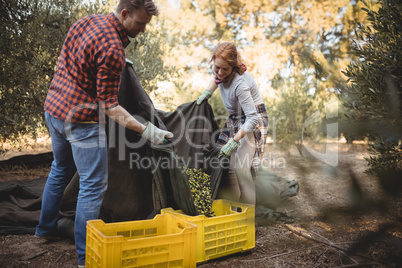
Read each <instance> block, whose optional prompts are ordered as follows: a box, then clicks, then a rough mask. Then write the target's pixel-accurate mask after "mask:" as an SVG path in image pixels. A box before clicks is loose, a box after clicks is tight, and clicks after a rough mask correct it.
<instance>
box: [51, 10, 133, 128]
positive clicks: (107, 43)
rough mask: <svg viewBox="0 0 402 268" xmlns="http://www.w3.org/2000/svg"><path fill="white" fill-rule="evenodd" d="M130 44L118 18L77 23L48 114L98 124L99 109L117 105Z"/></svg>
mask: <svg viewBox="0 0 402 268" xmlns="http://www.w3.org/2000/svg"><path fill="white" fill-rule="evenodd" d="M129 43H130V40H129V39H128V36H127V33H126V30H125V29H124V28H123V25H121V23H120V22H119V20H118V19H117V17H116V16H115V15H114V14H113V13H110V14H109V15H107V16H106V15H90V16H87V17H84V18H82V19H80V20H78V21H77V22H75V23H74V24H73V25H72V26H71V28H70V30H69V32H68V34H67V37H66V40H65V42H64V45H63V48H62V50H61V53H60V56H59V59H58V62H57V69H56V72H55V74H54V77H53V80H52V83H51V84H50V88H49V92H48V94H47V97H46V101H45V111H46V112H48V113H49V114H50V115H52V116H54V117H56V118H59V119H61V120H64V121H71V122H73V123H80V122H98V120H99V117H98V110H99V109H100V108H102V109H109V108H112V107H115V106H117V105H118V100H117V94H118V91H119V86H120V75H121V73H122V71H123V68H124V66H125V64H126V60H125V52H124V49H125V48H126V47H127V45H128V44H129Z"/></svg>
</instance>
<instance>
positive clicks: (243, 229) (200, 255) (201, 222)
mask: <svg viewBox="0 0 402 268" xmlns="http://www.w3.org/2000/svg"><path fill="white" fill-rule="evenodd" d="M212 209H213V210H214V212H215V214H216V216H215V217H210V218H208V217H206V216H204V215H198V216H188V215H186V214H185V213H184V212H183V211H182V210H173V209H172V208H165V209H162V211H161V213H162V215H166V214H171V215H175V216H177V217H180V218H182V219H185V220H187V221H189V222H192V223H194V224H196V225H197V263H201V262H205V261H208V260H210V259H215V258H219V257H223V256H227V255H230V254H233V253H237V252H244V251H247V250H250V249H252V248H254V247H255V208H254V206H253V205H247V204H241V203H236V202H231V201H227V200H223V199H217V200H215V201H214V202H213V203H212Z"/></svg>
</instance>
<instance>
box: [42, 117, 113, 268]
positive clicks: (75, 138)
mask: <svg viewBox="0 0 402 268" xmlns="http://www.w3.org/2000/svg"><path fill="white" fill-rule="evenodd" d="M45 117H46V124H47V126H48V128H49V132H50V136H51V141H52V149H53V157H54V160H53V163H52V166H51V170H50V173H49V176H48V178H47V181H46V185H45V188H44V190H43V195H42V210H41V214H40V219H39V225H38V226H37V227H36V232H35V235H36V236H38V237H46V236H52V235H55V234H56V233H57V220H58V219H59V210H60V205H61V201H62V197H63V193H64V190H65V188H66V186H67V184H68V183H69V180H70V179H71V177H72V176H73V175H74V172H75V168H77V172H78V175H79V177H80V181H79V185H80V186H79V193H78V200H77V208H76V214H75V224H74V238H75V246H76V249H77V253H78V264H79V265H84V264H85V247H86V222H87V221H88V220H93V219H97V218H98V217H99V211H100V207H101V205H102V201H103V197H104V194H105V191H106V188H107V180H108V178H107V174H108V171H107V143H106V133H105V130H104V128H101V127H100V125H99V124H95V123H93V124H72V123H67V122H66V123H65V122H64V121H63V120H60V119H57V118H54V117H53V116H51V115H49V114H48V113H45Z"/></svg>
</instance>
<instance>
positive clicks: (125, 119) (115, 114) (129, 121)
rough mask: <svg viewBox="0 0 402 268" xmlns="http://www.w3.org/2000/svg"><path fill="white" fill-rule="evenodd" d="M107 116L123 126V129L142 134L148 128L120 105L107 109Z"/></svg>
mask: <svg viewBox="0 0 402 268" xmlns="http://www.w3.org/2000/svg"><path fill="white" fill-rule="evenodd" d="M105 114H106V115H107V116H109V117H110V118H111V119H113V120H114V121H116V122H117V123H118V124H119V125H122V126H123V127H126V128H128V129H131V130H133V131H135V132H138V133H140V134H141V133H142V132H144V130H145V128H146V127H145V126H144V125H143V124H141V123H140V122H139V121H138V120H136V119H135V118H134V117H133V116H132V115H131V114H130V113H129V112H127V110H126V109H124V108H123V107H122V106H120V105H118V106H115V107H113V108H110V109H106V110H105Z"/></svg>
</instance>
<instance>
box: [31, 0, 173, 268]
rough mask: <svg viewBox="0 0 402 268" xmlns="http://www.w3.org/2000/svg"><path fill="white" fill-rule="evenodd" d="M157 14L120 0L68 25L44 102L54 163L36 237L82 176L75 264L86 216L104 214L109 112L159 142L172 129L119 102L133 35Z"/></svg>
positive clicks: (50, 231) (81, 256)
mask: <svg viewBox="0 0 402 268" xmlns="http://www.w3.org/2000/svg"><path fill="white" fill-rule="evenodd" d="M158 14H159V11H158V8H157V7H156V6H155V4H154V3H153V1H152V0H131V1H130V0H120V1H119V4H118V7H117V9H116V11H115V12H114V13H110V14H109V15H107V16H106V15H91V16H87V17H84V18H82V19H80V20H78V21H77V22H76V23H74V24H73V25H72V27H71V28H70V30H69V32H68V34H67V38H66V40H65V42H64V45H63V48H62V50H61V53H60V57H59V59H58V63H57V69H56V72H55V75H54V78H53V80H52V83H51V85H50V88H49V92H48V95H47V98H46V102H45V117H46V124H47V125H48V128H49V132H50V135H51V140H52V149H53V156H54V161H53V163H52V166H51V171H50V173H49V177H48V179H47V182H46V185H45V188H44V191H43V196H42V210H41V215H40V219H39V225H38V226H37V228H36V232H35V235H36V236H37V237H44V238H50V237H54V236H57V220H58V216H59V209H60V204H61V200H62V196H63V192H64V190H65V188H66V186H67V184H68V182H69V179H70V178H71V177H72V176H73V174H74V172H75V167H76V168H77V172H78V174H79V177H80V181H79V184H80V186H79V194H78V200H77V207H76V217H75V224H74V238H75V244H76V249H77V253H78V266H79V267H84V265H85V247H86V222H87V221H88V220H92V219H96V218H98V217H99V211H100V207H101V204H102V201H103V197H104V193H105V191H106V188H107V180H108V177H107V174H108V170H107V143H106V138H105V137H106V134H105V129H104V127H102V125H103V124H104V121H105V117H104V116H102V115H103V112H104V113H105V114H106V115H108V116H109V117H110V118H112V119H114V120H115V121H116V122H118V123H119V124H121V125H123V126H125V127H126V128H128V129H131V130H133V131H136V132H138V133H139V134H141V136H142V137H143V138H145V139H147V140H149V141H150V142H152V143H155V144H161V143H163V142H164V141H165V138H172V137H173V134H172V133H170V132H168V131H164V130H161V129H159V128H157V127H155V126H154V125H153V124H152V123H150V122H148V123H147V124H146V125H144V124H141V123H140V122H139V121H137V120H136V119H135V118H134V117H133V116H131V115H130V114H129V113H128V112H127V111H126V110H125V109H124V108H123V107H121V106H120V105H119V103H118V98H117V95H118V89H119V84H120V75H121V73H122V71H123V68H124V66H125V62H126V61H125V47H127V45H128V44H129V42H130V41H129V38H128V37H131V38H135V37H136V36H137V34H139V33H140V32H144V31H145V27H146V25H147V24H148V23H149V22H150V21H151V19H152V16H157V15H158Z"/></svg>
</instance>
